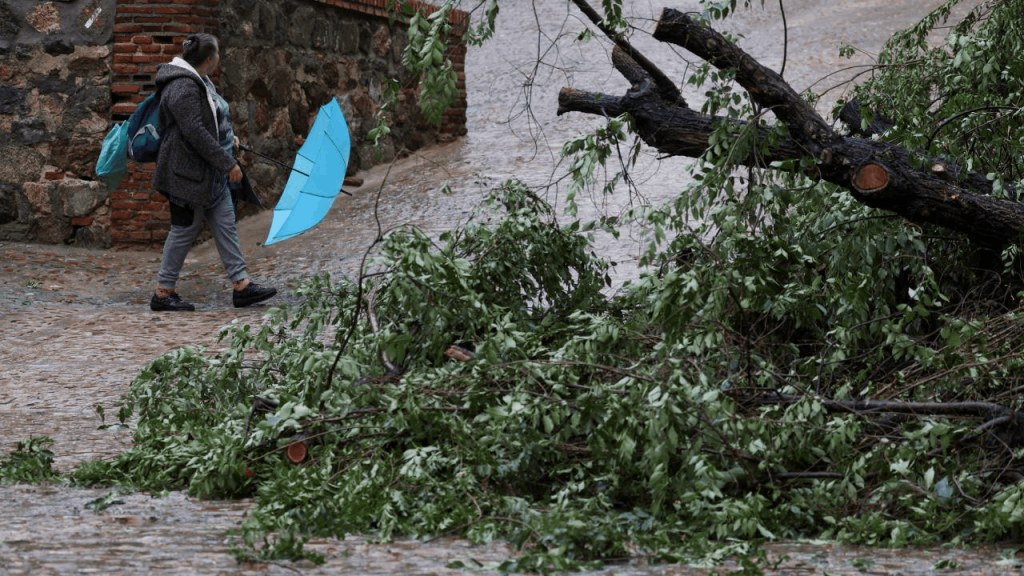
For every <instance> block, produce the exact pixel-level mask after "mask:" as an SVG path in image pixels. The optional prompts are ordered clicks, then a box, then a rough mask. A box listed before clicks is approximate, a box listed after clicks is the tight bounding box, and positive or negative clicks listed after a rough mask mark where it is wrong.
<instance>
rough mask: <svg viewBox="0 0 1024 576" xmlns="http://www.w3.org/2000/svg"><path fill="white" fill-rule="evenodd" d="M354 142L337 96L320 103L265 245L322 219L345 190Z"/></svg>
mask: <svg viewBox="0 0 1024 576" xmlns="http://www.w3.org/2000/svg"><path fill="white" fill-rule="evenodd" d="M351 145H352V143H351V140H350V139H349V135H348V123H346V122H345V115H344V114H342V113H341V108H340V107H339V106H338V99H337V98H332V99H331V101H330V102H328V103H327V104H324V105H323V106H321V107H320V111H319V112H318V113H317V116H316V121H315V122H313V127H312V128H310V130H309V135H308V136H307V137H306V141H305V142H304V143H303V144H302V146H301V147H300V148H299V151H298V153H297V154H296V156H295V162H294V163H293V165H292V167H291V170H292V172H291V174H290V175H289V176H288V182H287V183H285V185H284V192H282V193H281V199H280V200H278V202H277V206H275V207H274V220H273V222H271V224H270V233H269V234H268V235H267V241H266V242H264V245H267V244H273V243H274V242H280V241H281V240H285V239H287V238H291V237H292V236H295V235H297V234H301V233H303V232H305V231H306V230H309V229H310V228H312V227H313V226H316V225H317V224H318V223H319V222H320V221H321V220H323V218H324V216H326V215H327V211H328V210H330V209H331V205H332V204H334V199H335V198H336V197H337V196H338V193H339V192H343V190H342V189H341V184H342V182H344V181H345V170H346V169H347V168H348V159H349V149H350V147H351ZM346 194H347V192H346Z"/></svg>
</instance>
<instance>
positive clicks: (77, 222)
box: [71, 217, 92, 226]
mask: <svg viewBox="0 0 1024 576" xmlns="http://www.w3.org/2000/svg"><path fill="white" fill-rule="evenodd" d="M91 224H92V218H88V217H86V218H72V219H71V225H72V226H89V225H91Z"/></svg>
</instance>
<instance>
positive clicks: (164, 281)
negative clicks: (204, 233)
mask: <svg viewBox="0 0 1024 576" xmlns="http://www.w3.org/2000/svg"><path fill="white" fill-rule="evenodd" d="M192 213H193V214H192V223H191V224H189V225H185V226H180V225H176V224H174V223H172V224H171V231H170V232H169V233H168V234H167V239H166V240H164V254H163V260H162V262H161V263H160V272H159V273H158V274H157V285H158V286H160V287H161V288H166V289H168V290H174V285H175V284H176V283H177V282H178V276H179V275H180V274H181V268H182V266H183V265H184V264H185V256H187V255H188V251H189V249H190V248H192V243H193V242H195V239H196V236H197V235H198V234H199V229H200V228H201V227H202V225H203V221H206V225H207V226H208V227H209V228H210V232H211V233H212V234H213V241H214V242H216V243H217V253H218V254H220V261H221V263H222V264H224V271H225V272H227V274H228V278H230V279H231V281H232V282H238V281H239V280H241V279H243V278H245V277H246V276H248V274H246V272H245V259H244V258H243V257H242V249H241V248H240V247H239V246H238V230H237V228H236V227H235V208H234V206H233V205H232V203H231V194H229V193H228V188H227V180H226V179H225V185H224V186H223V187H222V188H221V189H220V193H219V198H218V199H217V200H215V201H214V202H213V204H211V205H210V206H209V207H208V208H206V209H194V210H193V211H192Z"/></svg>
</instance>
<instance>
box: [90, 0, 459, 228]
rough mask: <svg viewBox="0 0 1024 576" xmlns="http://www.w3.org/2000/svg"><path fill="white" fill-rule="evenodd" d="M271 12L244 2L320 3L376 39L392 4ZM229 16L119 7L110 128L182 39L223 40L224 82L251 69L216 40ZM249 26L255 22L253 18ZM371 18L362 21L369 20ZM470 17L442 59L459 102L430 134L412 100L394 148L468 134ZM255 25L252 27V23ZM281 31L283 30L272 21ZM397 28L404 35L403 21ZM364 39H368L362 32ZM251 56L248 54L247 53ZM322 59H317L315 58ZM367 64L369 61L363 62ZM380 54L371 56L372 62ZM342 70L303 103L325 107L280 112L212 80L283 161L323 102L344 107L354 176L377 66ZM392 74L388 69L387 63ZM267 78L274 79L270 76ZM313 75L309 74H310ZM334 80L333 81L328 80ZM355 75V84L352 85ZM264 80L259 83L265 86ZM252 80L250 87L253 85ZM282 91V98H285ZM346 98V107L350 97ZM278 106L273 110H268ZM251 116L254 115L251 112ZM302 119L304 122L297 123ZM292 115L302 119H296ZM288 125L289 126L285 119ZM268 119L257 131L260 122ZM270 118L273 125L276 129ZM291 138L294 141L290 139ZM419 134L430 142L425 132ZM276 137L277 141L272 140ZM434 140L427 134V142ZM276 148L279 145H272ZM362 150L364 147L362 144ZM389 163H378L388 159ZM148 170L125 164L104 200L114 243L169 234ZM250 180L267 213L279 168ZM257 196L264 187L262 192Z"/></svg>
mask: <svg viewBox="0 0 1024 576" xmlns="http://www.w3.org/2000/svg"><path fill="white" fill-rule="evenodd" d="M264 1H265V2H269V3H270V4H267V5H265V6H264V7H262V8H261V7H259V6H257V7H256V9H255V10H254V9H253V6H252V3H248V4H247V8H249V10H250V11H255V12H258V11H259V10H266V11H267V12H268V13H270V14H271V16H270V19H272V20H273V19H277V20H280V17H281V15H280V14H277V13H275V12H273V11H275V10H279V9H281V6H282V5H289V6H291V7H293V8H296V7H308V5H309V4H319V5H321V7H320V8H318V9H319V10H342V11H347V12H349V13H352V14H358V15H362V16H363V21H362V22H361V23H360V24H359V27H358V28H357V30H358V33H360V34H362V33H363V30H364V29H365V30H371V28H370V26H371V25H372V26H375V28H372V30H374V31H375V33H376V36H380V35H381V27H387V18H388V14H389V13H388V11H387V6H388V4H389V3H390V2H391V0H304V1H303V0H293V1H292V2H287V1H284V2H280V1H278V0H264ZM410 5H411V6H413V8H414V9H416V10H419V11H422V12H426V13H429V12H432V11H434V10H436V8H435V7H433V6H430V5H429V4H425V3H421V2H415V1H414V2H410ZM222 9H223V10H231V9H232V2H231V1H230V0H178V1H175V2H160V1H153V0H118V1H117V9H116V15H115V22H114V34H113V50H112V62H111V71H112V82H111V99H112V103H113V105H112V108H111V120H113V121H115V122H118V121H123V120H125V119H127V117H128V116H129V115H131V113H132V112H133V111H134V110H135V108H136V106H137V105H138V103H139V102H141V101H142V100H143V99H145V98H146V96H148V95H149V94H151V93H152V92H153V90H154V89H155V83H154V78H155V75H156V67H157V65H158V64H161V63H164V62H169V61H170V60H171V59H173V58H174V57H175V56H177V55H179V54H180V51H181V48H180V46H181V43H182V42H183V41H184V40H185V38H186V37H187V35H188V34H192V33H196V32H207V33H210V34H214V35H216V36H218V37H219V38H220V40H221V52H222V61H223V62H225V64H222V69H221V71H222V76H223V75H224V74H223V69H224V66H225V65H228V63H232V62H233V63H234V64H235V65H246V64H250V63H248V62H245V60H246V59H247V58H248V56H247V57H235V58H233V59H232V51H233V50H234V49H235V45H238V46H239V48H238V49H239V50H242V45H243V44H245V42H243V40H242V37H241V36H240V35H237V31H236V30H235V29H234V28H231V29H230V30H229V32H230V34H228V35H222V32H224V31H225V26H224V22H223V20H222V16H224V15H222V14H221V12H222ZM253 17H254V18H255V17H257V16H253ZM367 17H369V18H367ZM241 19H244V16H241V17H240V15H239V14H237V13H236V12H232V13H231V14H230V15H228V21H230V22H231V24H230V26H236V25H238V20H241ZM367 21H375V22H376V24H368V23H367ZM468 21H469V18H468V14H466V13H465V12H461V11H456V12H455V13H453V17H452V20H451V22H452V24H453V26H452V28H453V35H452V37H451V38H450V51H449V54H450V56H451V58H452V62H453V64H454V66H455V69H456V72H457V74H458V78H459V90H460V93H461V101H460V102H459V103H457V104H456V105H455V106H453V107H452V108H451V109H449V110H448V111H446V112H445V113H444V116H443V119H442V123H441V126H440V127H432V126H427V125H426V123H425V122H423V121H422V119H421V118H416V116H417V114H418V110H416V109H415V106H414V102H415V98H412V99H410V109H409V110H406V111H405V112H403V113H402V114H403V116H402V120H401V122H402V123H403V124H406V125H407V126H410V127H411V128H408V129H407V130H405V131H404V132H400V133H399V134H398V135H397V137H402V136H405V137H407V139H408V140H410V141H411V143H410V142H402V143H396V145H392V146H391V149H392V150H393V149H398V148H402V147H406V148H411V149H415V148H417V147H419V146H421V145H429V144H430V143H431V142H432V141H436V140H441V141H443V140H451V139H453V138H455V137H457V136H461V135H463V134H465V130H466V128H465V126H466V92H465V78H466V76H465V53H466V51H465V46H464V44H463V41H462V37H463V35H464V34H465V32H466V29H467V26H468ZM256 25H259V23H258V22H257V24H256ZM278 25H280V23H279V22H278ZM397 27H398V28H399V29H400V28H401V27H402V25H401V21H399V24H398V25H397ZM366 33H367V34H369V32H366ZM398 34H399V32H398V31H396V30H389V31H387V32H385V33H384V35H385V36H387V38H388V39H389V40H390V39H392V38H396V37H397V36H396V35H398ZM261 40H262V41H263V42H266V43H268V44H275V45H273V46H271V45H267V46H265V47H264V48H265V50H264V51H273V50H275V49H279V45H278V44H279V39H278V40H275V39H273V38H261V36H260V35H253V37H252V38H251V39H250V40H249V41H248V44H251V45H252V44H254V45H256V46H257V48H256V50H257V51H260V50H259V47H258V44H259V42H260V41H261ZM301 51H302V47H301V46H300V47H296V48H295V49H294V50H293V52H301ZM250 56H251V53H250ZM317 56H318V57H319V59H320V60H323V59H324V55H322V54H319V55H317ZM370 56H374V55H372V54H371V55H370ZM379 56H380V55H379V54H377V55H376V57H379ZM390 56H391V59H392V60H395V59H396V57H397V58H399V59H400V53H398V52H397V51H395V53H394V54H391V55H390ZM291 58H292V54H284V55H282V57H281V58H279V60H280V59H283V60H286V61H287V60H290V59H291ZM337 58H338V61H339V64H338V66H339V67H341V68H346V67H347V68H349V69H353V70H357V71H356V72H349V73H348V74H347V82H348V84H347V85H346V86H339V85H336V86H330V85H328V82H327V81H326V80H325V81H323V83H324V85H325V86H324V90H323V91H322V92H324V94H317V95H315V96H307V98H306V99H307V100H314V99H322V100H323V101H322V102H316V103H314V102H308V103H300V104H299V105H296V104H295V103H294V102H292V103H289V104H288V105H287V106H282V105H281V103H275V102H269V103H268V102H267V101H265V100H260V98H259V97H253V96H251V95H250V94H249V93H247V91H246V90H244V89H241V88H242V85H243V84H244V85H245V86H251V85H252V83H251V82H249V83H245V82H243V80H241V79H239V80H237V81H236V80H235V78H234V76H231V75H228V76H229V78H228V82H235V83H237V84H239V86H226V85H225V80H224V78H223V77H222V78H214V81H215V82H217V83H218V86H219V90H220V92H221V93H222V94H224V95H225V97H226V99H227V100H228V101H229V103H230V104H231V107H232V117H233V120H234V123H235V131H236V133H237V134H238V135H239V136H240V137H241V138H242V139H243V141H246V142H250V143H251V142H254V141H256V142H259V143H261V144H262V145H263V147H264V148H265V149H271V150H277V151H279V153H280V155H282V156H284V155H285V153H287V156H288V158H282V159H283V160H286V161H287V160H289V159H290V156H291V155H292V154H293V153H294V148H295V146H289V144H290V143H292V144H293V143H294V142H295V140H296V138H295V136H296V133H298V132H301V131H303V125H304V124H305V127H307V128H308V125H309V123H311V121H312V116H313V114H314V113H315V112H314V111H315V110H316V107H318V106H319V105H322V104H324V103H326V101H327V100H329V97H328V96H330V95H334V96H337V97H339V100H342V99H343V98H344V101H343V108H345V112H346V116H349V117H350V130H351V131H353V132H354V133H353V134H352V136H353V148H354V151H353V160H352V161H351V162H350V170H352V169H354V168H360V167H362V168H366V167H369V165H370V164H372V163H373V160H372V159H373V158H374V156H375V155H373V154H369V153H366V152H365V151H363V153H360V150H359V149H358V147H359V146H360V143H359V142H360V140H361V136H364V135H365V132H366V131H367V130H368V129H369V128H370V127H372V126H371V122H370V121H369V120H370V117H372V115H373V114H374V113H375V112H376V109H375V106H374V103H373V102H372V99H371V98H368V97H367V96H366V94H365V93H366V92H369V91H372V90H371V84H372V82H373V81H374V78H372V74H370V73H368V72H365V71H359V70H360V69H363V68H365V69H374V68H381V65H380V63H377V64H375V65H372V66H371V65H366V64H365V63H363V65H362V66H353V65H352V63H351V62H349V61H348V60H352V59H359V58H364V59H365V58H368V56H362V55H360V54H358V53H357V54H354V55H341V56H338V57H337ZM390 66H391V67H393V66H394V63H391V64H390ZM269 68H270V67H268V70H267V71H266V73H267V74H269V75H273V74H274V73H275V72H274V71H273V70H270V69H269ZM317 73H318V72H314V76H315V75H316V74H317ZM329 76H330V77H331V78H332V79H333V74H330V75H329ZM353 76H356V78H357V81H356V82H355V86H352V87H351V88H350V86H351V85H352V83H353V80H352V77H353ZM270 82H271V79H268V80H267V82H266V83H264V85H265V84H267V83H270ZM258 83H259V82H258V81H257V84H258ZM286 89H287V87H285V88H279V90H286ZM349 92H351V93H352V94H351V99H349V98H348V93H349ZM275 104H277V105H275ZM250 110H251V111H250ZM303 115H305V116H306V118H302V117H301V116H303ZM297 116H299V117H298V118H297ZM286 117H287V118H286ZM263 118H265V120H263V122H262V124H261V119H263ZM275 120H276V121H275ZM410 130H413V131H416V132H417V134H416V135H415V136H411V137H410V136H409V133H410ZM293 132H294V133H293ZM424 132H426V133H427V134H424ZM271 134H273V135H274V137H272V136H271ZM431 134H433V135H431ZM274 140H276V141H274ZM362 146H363V147H364V148H365V146H366V144H365V143H362ZM387 159H388V158H387V155H385V156H384V157H383V158H379V159H378V160H377V161H380V160H387ZM154 169H155V165H134V164H132V163H129V177H128V178H126V179H125V181H124V182H122V183H121V185H120V186H119V188H118V189H117V190H115V191H113V192H112V194H111V200H110V222H111V224H110V237H111V239H112V241H113V243H114V244H150V243H157V242H160V241H162V240H163V239H164V238H165V237H166V236H167V233H168V230H169V229H170V215H169V212H168V208H167V202H166V200H164V199H163V197H162V196H161V195H159V194H158V193H157V192H155V191H153V190H152V189H151V188H150V182H151V179H152V173H153V170H154ZM247 171H248V172H249V173H250V177H252V175H253V174H254V171H255V174H257V175H258V176H259V178H254V180H256V181H257V182H258V184H257V193H258V194H260V196H261V197H263V198H264V199H265V203H269V204H270V205H273V202H275V201H276V197H275V194H279V193H280V190H281V189H283V183H284V180H285V177H286V174H285V175H282V174H280V171H279V170H276V168H273V169H271V168H263V169H262V170H261V169H259V168H254V169H248V168H247ZM261 188H262V189H261Z"/></svg>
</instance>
